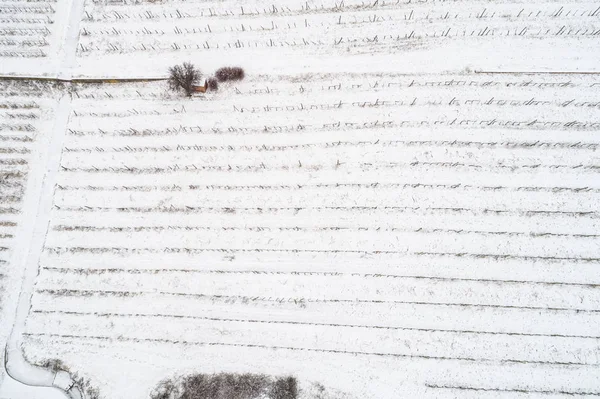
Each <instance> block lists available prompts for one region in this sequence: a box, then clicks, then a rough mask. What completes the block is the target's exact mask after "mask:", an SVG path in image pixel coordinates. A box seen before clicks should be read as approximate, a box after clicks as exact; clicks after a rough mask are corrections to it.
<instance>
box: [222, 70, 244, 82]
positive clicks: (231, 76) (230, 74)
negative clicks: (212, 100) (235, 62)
mask: <svg viewBox="0 0 600 399" xmlns="http://www.w3.org/2000/svg"><path fill="white" fill-rule="evenodd" d="M215 76H216V78H217V79H218V81H219V82H227V81H230V80H242V79H244V76H245V73H244V70H243V69H242V68H240V67H224V68H220V69H218V70H217V72H215Z"/></svg>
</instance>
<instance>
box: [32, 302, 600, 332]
mask: <svg viewBox="0 0 600 399" xmlns="http://www.w3.org/2000/svg"><path fill="white" fill-rule="evenodd" d="M33 313H38V314H46V313H48V314H67V315H82V316H88V315H89V316H97V317H113V316H114V317H148V318H152V317H159V318H181V319H197V320H209V321H224V322H240V323H264V324H294V325H314V326H331V327H347V328H367V329H368V328H373V329H381V330H407V331H422V332H441V333H458V334H481V335H509V336H527V337H554V338H581V339H600V336H592V335H563V334H542V333H538V334H535V333H516V332H501V331H476V330H455V329H438V328H419V327H399V326H379V325H368V324H340V323H317V322H302V321H285V320H258V319H235V318H218V317H205V316H190V315H173V314H144V313H113V312H106V313H98V312H76V311H64V310H42V309H37V310H33Z"/></svg>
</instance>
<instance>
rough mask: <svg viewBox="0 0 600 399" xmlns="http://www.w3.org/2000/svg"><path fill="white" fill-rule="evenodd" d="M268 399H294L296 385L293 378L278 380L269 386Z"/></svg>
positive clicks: (296, 392) (296, 393)
mask: <svg viewBox="0 0 600 399" xmlns="http://www.w3.org/2000/svg"><path fill="white" fill-rule="evenodd" d="M269 397H270V399H296V398H297V397H298V383H297V382H296V379H295V378H294V377H284V378H278V379H277V380H276V381H275V383H274V384H273V385H272V386H271V391H270V393H269Z"/></svg>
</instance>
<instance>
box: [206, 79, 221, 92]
mask: <svg viewBox="0 0 600 399" xmlns="http://www.w3.org/2000/svg"><path fill="white" fill-rule="evenodd" d="M207 83H208V90H210V91H217V90H219V81H218V80H217V79H216V78H210V79H208V80H207Z"/></svg>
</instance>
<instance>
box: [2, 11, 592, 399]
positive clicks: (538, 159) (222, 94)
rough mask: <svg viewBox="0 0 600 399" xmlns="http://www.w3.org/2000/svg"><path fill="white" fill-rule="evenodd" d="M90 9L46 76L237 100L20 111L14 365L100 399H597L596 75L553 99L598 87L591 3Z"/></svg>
mask: <svg viewBox="0 0 600 399" xmlns="http://www.w3.org/2000/svg"><path fill="white" fill-rule="evenodd" d="M4 3H6V1H5V2H2V4H4ZM13 3H15V2H11V4H13ZM17 3H19V4H20V2H17ZM23 3H24V2H23ZM48 3H49V2H48ZM106 3H107V2H104V1H93V2H92V1H86V2H85V5H83V4H81V5H76V7H70V8H69V10H63V8H67V7H64V6H60V5H58V4H57V3H52V4H53V5H52V7H54V9H56V10H57V11H56V12H57V13H58V12H61V13H63V14H62V15H63V17H62V19H60V21H62V22H60V21H59V23H58V25H57V26H62V27H63V28H61V29H63V31H64V34H63V36H60V35H59V34H58V33H57V35H59V36H57V38H58V37H62V39H61V40H62V41H61V42H60V43H63V44H56V43H54V44H52V43H51V44H50V46H58V47H60V48H62V49H63V50H62V53H57V55H56V57H55V58H54V59H55V61H53V62H55V64H52V65H57V72H55V71H53V70H52V68H46V69H44V68H39V67H38V72H39V73H38V74H39V75H50V76H51V75H53V74H54V75H55V76H59V75H60V76H62V77H68V76H75V77H87V78H90V77H157V76H163V75H164V74H165V70H166V68H167V67H168V66H170V65H173V64H174V63H177V62H181V61H187V60H190V61H192V62H194V63H196V64H197V65H198V66H200V67H201V68H202V69H203V71H205V72H206V73H207V74H209V73H212V71H214V69H215V68H217V67H220V66H223V65H227V64H231V63H235V64H239V65H241V66H243V67H245V68H246V72H247V79H246V80H245V81H244V82H242V83H238V84H228V85H223V86H222V87H221V89H220V90H219V91H218V92H217V93H209V94H207V95H202V96H197V97H194V98H193V99H191V100H190V99H186V98H183V97H181V96H179V95H176V94H173V93H169V92H167V91H166V85H165V83H164V82H151V83H124V84H123V83H122V84H111V83H104V84H89V83H86V84H79V83H78V84H71V85H69V87H68V90H67V89H66V88H65V89H64V90H58V91H52V92H51V93H52V95H51V96H49V98H48V99H44V98H45V97H44V98H36V100H35V101H36V102H37V103H39V104H46V103H47V105H44V106H47V107H48V109H49V110H50V109H51V110H53V111H47V114H46V115H48V118H46V119H44V118H41V119H39V120H38V121H39V122H36V123H40V124H41V126H44V127H40V128H38V129H41V130H44V131H47V132H49V136H48V138H47V139H46V141H43V143H44V145H41V146H38V147H36V150H35V151H34V153H35V154H37V155H36V156H37V158H36V159H37V162H35V163H33V166H31V170H33V172H32V173H33V176H37V177H36V178H35V179H33V180H32V178H31V177H30V178H29V180H27V179H26V176H23V179H22V181H28V183H27V184H28V186H27V190H26V192H27V193H28V195H29V196H30V197H31V198H34V199H32V200H30V201H29V202H27V204H26V206H25V207H24V208H23V209H26V210H27V212H21V215H22V214H23V213H25V216H23V215H22V216H18V215H19V214H17V216H15V222H14V223H15V226H20V225H23V226H25V227H22V228H21V230H22V232H20V233H19V235H18V236H17V240H13V241H11V242H13V243H14V242H15V241H16V242H19V243H20V245H19V246H18V247H17V248H16V249H15V248H12V247H10V245H14V244H7V248H9V249H8V250H7V253H12V254H15V255H13V257H14V258H15V259H21V260H19V261H18V262H16V261H12V262H7V263H6V265H8V266H7V269H6V270H8V272H3V274H4V275H5V279H12V280H9V281H12V282H11V283H10V284H9V285H6V284H5V286H7V287H8V286H10V287H12V288H11V289H9V290H6V291H5V292H6V293H7V294H5V295H3V296H4V297H5V298H6V299H5V303H7V304H9V306H7V307H5V308H6V309H13V310H14V303H15V301H16V295H17V294H18V290H19V284H17V282H18V281H19V280H20V279H21V278H22V276H24V275H25V276H26V275H27V273H25V272H24V271H23V270H21V269H23V268H26V267H28V266H29V268H28V269H27V270H31V271H32V278H31V279H30V280H28V279H26V280H25V281H30V283H31V286H32V289H31V290H30V291H27V292H25V293H24V295H26V296H27V297H28V298H29V296H30V297H31V308H30V309H29V312H28V313H27V314H26V316H27V318H26V321H25V322H24V323H23V325H21V326H20V328H22V329H23V339H24V352H25V354H26V356H27V357H28V358H29V359H30V360H31V361H34V362H42V361H43V360H46V359H60V360H61V361H63V362H64V363H65V364H66V365H67V366H69V368H70V369H71V370H72V371H77V372H78V373H79V374H80V375H83V376H85V377H86V378H87V379H89V381H90V383H91V384H92V385H94V386H96V387H98V388H99V390H100V392H101V394H102V396H103V397H104V398H110V399H121V398H123V399H125V398H147V397H148V394H149V392H150V390H151V389H152V388H153V387H154V386H155V385H156V384H157V383H158V381H160V380H161V379H163V378H166V377H171V376H172V375H174V374H177V373H186V372H206V373H211V372H220V371H230V372H254V373H268V374H274V375H282V374H293V375H295V376H297V378H298V379H299V381H300V384H301V385H300V386H301V387H302V388H305V389H306V387H309V386H311V384H313V383H320V384H323V385H324V386H325V387H326V388H327V390H328V391H329V392H330V393H331V395H332V397H335V398H373V399H375V398H376V399H387V398H390V399H391V398H408V397H418V398H525V397H526V398H533V397H535V398H538V397H539V398H559V397H565V396H568V397H581V398H584V397H586V398H587V397H590V398H591V397H598V396H600V372H599V371H600V368H599V362H600V346H599V343H600V335H599V333H598V331H600V328H599V327H600V290H599V288H598V287H600V274H599V273H598V266H599V263H600V228H599V225H600V213H598V208H599V205H600V179H599V178H598V177H599V173H600V159H599V155H598V154H599V150H598V148H599V146H600V140H599V138H598V133H597V132H598V131H599V130H600V99H599V97H598V89H599V88H600V75H594V74H552V73H545V72H548V71H561V70H562V71H571V72H573V71H579V72H582V71H594V70H597V65H600V63H599V62H598V61H600V60H599V58H600V53H599V52H598V51H597V45H598V39H599V38H600V30H599V29H600V26H599V25H600V24H599V18H600V9H598V5H597V3H593V2H571V3H566V2H550V1H532V2H528V3H527V4H521V3H514V2H500V1H498V2H492V3H490V2H477V1H472V2H471V1H470V2H466V1H452V2H427V1H425V2H419V3H417V4H414V3H413V2H393V3H391V2H389V3H388V2H374V3H370V4H368V5H367V4H365V3H362V2H361V3H360V4H359V3H358V2H341V3H337V4H336V3H335V2H323V3H322V4H321V2H308V3H307V2H301V1H297V0H294V1H292V0H288V1H284V2H281V3H280V4H277V5H270V6H263V5H258V4H252V3H247V2H244V3H243V4H241V3H240V2H238V1H221V2H213V3H210V2H178V1H164V2H156V3H152V4H151V3H148V2H144V1H139V2H138V1H118V2H111V3H112V4H111V5H106ZM36 4H37V3H36ZM44 4H46V3H44ZM2 7H4V6H2ZM57 29H58V28H57ZM56 40H59V39H56ZM558 55H560V56H558ZM12 62H13V61H10V63H12ZM10 63H9V62H7V63H6V64H5V65H8V66H9V67H8V69H10V68H12V67H11V66H10V65H12V64H10ZM28 63H29V60H24V61H23V65H29V64H28ZM2 71H3V72H4V71H5V67H2ZM34 71H35V69H34ZM481 71H505V72H514V71H525V72H528V71H529V72H538V73H532V74H522V73H505V74H498V73H481ZM9 72H11V71H9ZM18 72H19V71H18V70H15V69H13V70H12V73H18ZM6 84H8V83H6ZM25 92H26V91H24V92H23V93H25ZM5 93H7V92H5ZM61 96H62V97H61ZM59 97H61V98H62V100H61V101H60V103H59ZM0 101H1V102H2V103H8V102H9V101H16V100H14V99H13V98H8V97H7V95H6V94H3V97H2V99H1V100H0ZM19 101H21V100H20V99H19ZM23 101H25V100H23ZM28 101H29V100H28ZM55 110H59V111H58V113H59V114H64V115H66V114H65V112H66V113H68V114H69V115H70V116H69V118H68V121H67V120H66V118H60V117H54V116H53V113H52V112H55ZM0 111H6V110H0ZM6 112H9V111H6ZM11 112H12V111H11ZM5 119H6V118H5ZM0 122H2V123H3V121H0ZM11 134H12V133H11V132H10V131H2V137H9V136H10V135H11ZM7 140H8V142H10V140H12V139H7ZM7 140H5V139H4V138H3V143H4V144H3V146H6V145H5V144H6V143H7ZM13 141H14V140H13ZM11 143H12V142H11ZM9 144H10V143H9ZM10 145H12V144H10ZM15 145H17V144H15ZM19 145H21V144H20V143H19ZM45 149H47V151H45ZM52 149H54V150H52ZM59 149H62V150H61V151H59ZM0 155H2V156H1V157H0V159H2V162H3V163H2V165H1V166H2V167H3V168H6V167H9V166H7V162H9V161H5V160H8V159H12V158H15V157H16V156H10V155H7V154H5V153H3V154H0ZM19 157H20V156H19ZM10 167H13V166H10ZM19 170H20V169H19ZM27 170H29V169H27ZM41 176H45V177H44V179H45V180H44V184H42V181H41ZM21 184H24V183H21ZM8 189H9V186H8V185H3V186H2V190H3V194H2V195H5V194H4V191H6V190H8ZM6 195H8V194H6ZM2 206H4V207H6V205H5V204H3V205H2ZM9 219H10V218H9ZM9 219H6V220H7V221H9ZM10 220H12V219H10ZM34 222H35V223H34ZM19 223H21V224H19ZM11 226H12V225H11ZM3 231H4V230H3ZM6 234H11V233H10V232H8V230H7V233H6ZM19 237H22V238H21V239H19ZM27 237H33V239H31V240H29V239H28V238H27ZM29 243H33V244H31V245H32V246H33V251H29V249H30V248H31V247H30V246H29ZM35 243H39V249H38V246H36V245H38V244H35ZM8 251H12V252H8ZM28 251H29V252H30V253H29V254H27V252H28ZM24 257H25V258H26V261H25V260H22V259H23V258H24ZM2 282H3V280H0V283H2ZM26 286H27V285H26ZM13 313H14V312H13ZM17 319H18V318H17ZM2 320H8V323H2V326H3V330H2V335H0V338H1V339H4V337H6V335H7V334H8V332H9V329H10V327H11V325H12V323H13V316H12V315H11V313H10V311H5V313H3V314H2ZM0 392H2V391H0ZM307 396H308V394H307Z"/></svg>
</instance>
